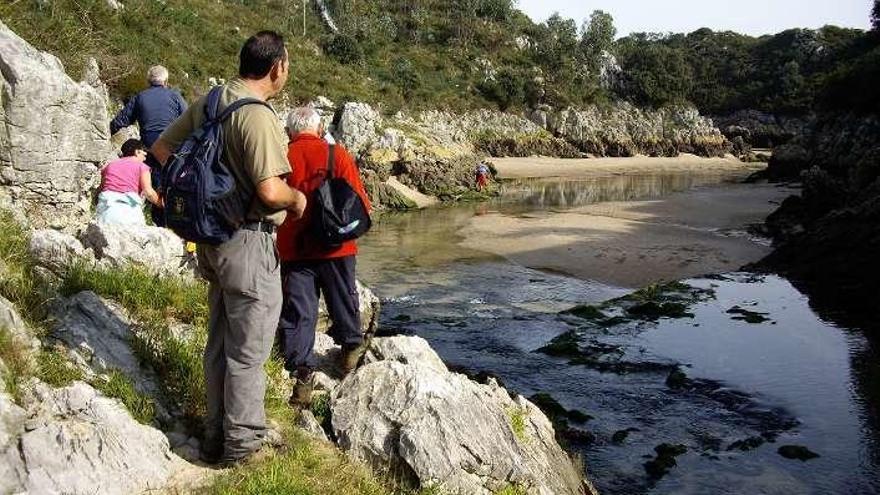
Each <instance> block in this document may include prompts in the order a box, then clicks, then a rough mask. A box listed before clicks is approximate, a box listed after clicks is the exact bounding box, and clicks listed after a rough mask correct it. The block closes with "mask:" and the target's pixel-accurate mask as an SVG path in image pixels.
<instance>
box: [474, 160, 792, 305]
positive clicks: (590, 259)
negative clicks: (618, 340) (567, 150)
mask: <svg viewBox="0 0 880 495" xmlns="http://www.w3.org/2000/svg"><path fill="white" fill-rule="evenodd" d="M520 160H522V159H515V161H514V160H513V159H504V162H503V163H499V164H497V165H496V166H497V167H498V170H499V173H500V174H502V176H503V177H508V178H509V177H513V176H517V177H534V174H533V172H530V171H528V170H526V168H527V167H525V166H523V165H522V163H521V162H520ZM525 160H531V163H532V165H531V166H530V167H528V168H530V169H531V170H534V169H535V168H537V167H538V166H540V167H541V168H542V173H546V174H547V176H551V177H553V176H555V177H566V178H573V177H590V176H594V174H599V173H602V174H604V173H609V171H611V170H614V171H616V172H610V173H633V174H637V173H644V172H645V171H647V170H644V171H643V167H651V168H650V171H652V172H659V171H663V172H678V171H680V172H682V173H687V172H688V171H693V170H694V168H693V167H694V166H695V165H696V164H701V165H700V170H701V171H710V170H719V169H718V168H711V167H722V168H721V169H722V170H723V169H726V168H727V167H729V168H730V169H737V167H738V169H740V170H743V174H744V175H747V174H748V170H747V169H749V168H754V167H753V166H752V165H753V164H743V163H742V162H739V161H736V160H727V159H720V160H717V161H715V160H707V159H702V158H697V157H694V158H688V157H685V158H684V159H683V160H682V159H681V158H676V159H664V158H646V159H641V160H640V159H639V158H622V159H601V160H599V159H597V160H549V159H525ZM536 160H537V161H546V163H545V164H543V165H541V164H536V163H535V161H536ZM626 160H630V163H632V165H631V166H627V165H626V163H627V162H626ZM675 160H678V162H677V163H676V162H674V161H675ZM597 162H599V163H598V166H596V165H595V164H596V163H597ZM603 162H604V163H603ZM651 164H653V165H651ZM706 167H709V168H706ZM587 168H588V169H589V170H588V171H587V172H586V173H585V172H584V171H585V169H587ZM597 170H601V172H597ZM792 192H793V191H792V190H791V189H788V188H781V187H777V186H775V185H771V184H730V185H721V186H711V187H700V188H696V189H693V190H690V191H687V192H682V193H676V194H673V195H671V196H669V197H666V198H663V199H658V200H650V201H623V202H606V203H597V204H592V205H589V206H584V207H578V208H574V209H567V210H564V211H558V212H539V213H529V214H525V215H506V214H502V213H499V212H497V211H488V212H486V214H484V215H480V216H476V217H474V218H473V219H472V220H471V221H470V222H469V223H468V224H467V225H466V226H465V227H464V228H463V229H462V230H461V232H460V234H461V235H462V236H463V238H464V240H463V241H462V246H463V247H466V248H470V249H477V250H480V251H484V252H489V253H493V254H497V255H500V256H503V257H505V258H508V259H510V260H511V261H513V262H515V263H517V264H521V265H524V266H527V267H530V268H535V269H540V270H547V271H553V272H559V273H564V274H567V275H571V276H575V277H578V278H582V279H590V280H597V281H600V282H603V283H607V284H611V285H616V286H619V287H625V288H637V287H642V286H645V285H647V284H650V283H652V282H656V281H659V280H676V279H681V278H687V277H692V276H698V275H704V274H709V273H719V272H725V271H732V270H737V269H739V268H740V267H741V266H742V265H744V264H746V263H749V262H752V261H757V260H758V259H760V258H762V257H763V256H764V255H766V254H768V253H769V252H770V246H769V245H768V243H766V242H764V241H762V240H758V239H754V238H752V237H751V236H750V235H749V234H747V233H746V228H747V226H748V225H749V224H751V223H757V222H761V221H763V219H764V218H765V217H766V216H767V215H768V214H769V213H770V212H772V211H773V210H774V209H775V208H776V207H777V206H778V204H779V202H781V201H782V200H783V199H784V198H785V197H786V196H788V195H790V194H792Z"/></svg>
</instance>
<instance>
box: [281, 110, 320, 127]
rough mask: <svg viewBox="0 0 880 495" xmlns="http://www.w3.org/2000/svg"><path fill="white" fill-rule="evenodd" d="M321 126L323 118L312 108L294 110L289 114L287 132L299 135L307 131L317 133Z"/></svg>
mask: <svg viewBox="0 0 880 495" xmlns="http://www.w3.org/2000/svg"><path fill="white" fill-rule="evenodd" d="M320 126H321V116H320V115H318V112H317V111H315V109H314V108H311V107H299V108H294V109H293V110H291V111H290V113H288V114H287V132H290V133H297V132H302V131H306V130H314V131H317V130H318V128H319V127H320Z"/></svg>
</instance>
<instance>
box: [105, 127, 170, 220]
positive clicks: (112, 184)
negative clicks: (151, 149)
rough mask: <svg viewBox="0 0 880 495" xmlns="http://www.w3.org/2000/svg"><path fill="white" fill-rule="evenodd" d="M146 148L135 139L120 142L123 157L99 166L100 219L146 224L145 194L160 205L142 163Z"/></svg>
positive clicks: (145, 165)
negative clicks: (101, 166) (100, 167)
mask: <svg viewBox="0 0 880 495" xmlns="http://www.w3.org/2000/svg"><path fill="white" fill-rule="evenodd" d="M146 158H147V148H146V147H145V146H144V144H143V143H142V142H140V141H139V140H137V139H129V140H127V141H126V142H124V143H122V157H121V158H119V159H117V160H113V161H111V162H110V163H108V164H107V165H105V166H104V168H102V169H101V192H100V193H99V194H98V206H97V208H96V213H97V217H98V222H99V223H109V224H117V225H146V222H145V221H144V212H143V207H144V198H147V200H148V201H149V202H150V203H153V204H154V205H156V206H159V207H161V205H162V201H161V200H160V199H159V195H158V194H157V193H156V191H155V190H154V189H153V186H152V184H151V181H150V167H149V166H148V165H147V164H146V163H144V161H145V160H146Z"/></svg>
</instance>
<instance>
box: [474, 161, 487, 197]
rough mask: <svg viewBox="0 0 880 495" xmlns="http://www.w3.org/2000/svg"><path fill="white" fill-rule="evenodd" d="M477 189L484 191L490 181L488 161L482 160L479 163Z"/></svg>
mask: <svg viewBox="0 0 880 495" xmlns="http://www.w3.org/2000/svg"><path fill="white" fill-rule="evenodd" d="M476 174H477V180H476V182H477V191H482V190H483V188H484V187H486V184H487V183H488V182H489V167H488V166H486V162H480V164H479V165H477V170H476Z"/></svg>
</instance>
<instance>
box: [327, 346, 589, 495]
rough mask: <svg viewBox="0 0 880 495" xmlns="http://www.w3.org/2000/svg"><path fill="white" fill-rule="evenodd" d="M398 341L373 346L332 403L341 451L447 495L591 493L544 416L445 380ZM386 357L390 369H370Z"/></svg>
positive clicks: (437, 367) (454, 378) (433, 362)
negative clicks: (523, 490)
mask: <svg viewBox="0 0 880 495" xmlns="http://www.w3.org/2000/svg"><path fill="white" fill-rule="evenodd" d="M394 339H395V340H388V341H386V339H384V338H378V339H375V340H374V342H375V343H374V351H373V352H372V358H371V360H374V361H373V362H370V363H369V364H366V365H364V366H363V367H361V368H360V369H358V371H357V372H355V373H354V374H352V375H349V376H348V377H347V378H346V379H345V380H343V381H342V383H341V384H340V385H339V386H338V387H337V388H336V389H335V390H334V392H333V394H332V397H331V403H330V407H331V410H332V424H333V432H334V433H335V436H336V438H337V443H338V445H339V446H340V447H341V448H342V449H343V450H345V451H346V452H348V453H349V454H350V455H352V456H353V457H355V458H357V459H360V460H362V461H365V462H367V463H368V464H371V465H373V466H374V467H377V468H379V469H383V470H387V471H388V472H390V473H391V475H392V476H395V477H397V478H401V479H404V480H406V481H408V482H410V483H412V484H414V485H418V486H429V485H432V484H433V485H438V486H440V487H441V489H442V490H446V491H448V492H449V493H468V494H487V495H488V494H490V493H493V492H495V491H497V490H500V489H502V488H504V487H507V486H511V485H518V486H522V487H527V488H528V489H529V490H530V492H529V493H540V494H546V495H550V494H556V495H560V494H580V493H585V491H586V490H587V486H588V485H586V484H585V483H584V482H583V481H582V480H581V476H580V474H579V473H578V472H577V470H576V469H575V467H574V465H573V463H572V462H571V459H569V457H568V455H567V454H566V453H565V452H564V451H563V450H562V449H561V448H560V447H559V445H558V444H557V443H556V440H555V438H554V432H553V427H552V425H551V424H550V421H549V420H548V419H547V418H546V417H545V416H544V414H543V413H542V412H541V411H540V409H538V408H537V407H536V406H535V405H533V404H532V403H531V402H529V401H528V400H526V399H525V398H523V397H521V396H517V397H516V398H511V396H510V395H509V394H508V392H507V391H506V390H505V389H503V388H502V387H500V386H499V385H498V384H497V383H496V382H494V381H490V383H489V384H487V385H482V384H478V383H476V382H474V381H471V380H470V379H468V378H467V377H465V376H464V375H460V374H456V373H449V372H448V371H446V369H445V366H443V365H442V362H440V359H439V357H437V356H436V354H433V351H431V350H430V347H428V345H427V343H426V342H425V341H424V340H423V339H421V338H419V337H396V338H394ZM428 354H433V357H430V358H429V356H428ZM383 356H386V357H389V358H390V359H383V360H377V361H375V359H380V357H383ZM403 356H406V357H403ZM438 363H439V364H438Z"/></svg>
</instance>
